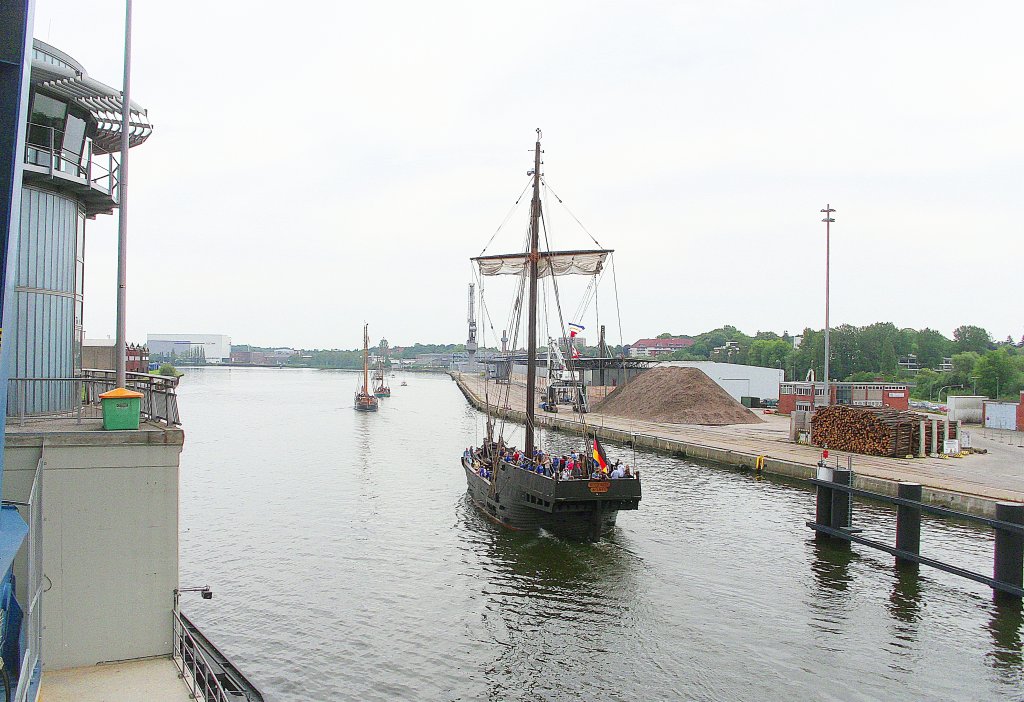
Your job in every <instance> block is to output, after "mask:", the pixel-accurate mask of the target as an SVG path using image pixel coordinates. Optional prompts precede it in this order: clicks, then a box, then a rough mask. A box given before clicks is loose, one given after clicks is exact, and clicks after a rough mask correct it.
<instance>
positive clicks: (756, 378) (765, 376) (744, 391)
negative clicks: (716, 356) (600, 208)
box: [658, 361, 786, 400]
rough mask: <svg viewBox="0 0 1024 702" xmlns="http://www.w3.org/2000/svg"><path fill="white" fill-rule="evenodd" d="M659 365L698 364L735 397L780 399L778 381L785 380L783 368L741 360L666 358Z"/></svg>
mask: <svg viewBox="0 0 1024 702" xmlns="http://www.w3.org/2000/svg"><path fill="white" fill-rule="evenodd" d="M658 365H659V366H676V367H679V368H698V369H700V370H702V371H704V373H705V374H707V376H708V377H709V378H711V379H712V380H714V381H715V382H716V383H718V384H719V385H721V386H722V388H724V389H725V391H726V392H727V393H729V394H730V395H732V396H733V398H735V399H736V400H739V399H740V398H741V397H758V398H760V399H762V400H765V399H768V400H778V399H779V385H780V384H781V383H783V382H785V380H786V375H785V371H783V370H782V369H781V368H762V367H761V366H745V365H742V364H739V363H719V362H718V361H663V362H661V363H660V364H658Z"/></svg>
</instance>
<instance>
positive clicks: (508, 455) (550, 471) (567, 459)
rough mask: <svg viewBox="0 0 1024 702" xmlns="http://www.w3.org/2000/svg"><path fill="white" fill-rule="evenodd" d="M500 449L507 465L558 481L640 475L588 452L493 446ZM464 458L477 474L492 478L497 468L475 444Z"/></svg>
mask: <svg viewBox="0 0 1024 702" xmlns="http://www.w3.org/2000/svg"><path fill="white" fill-rule="evenodd" d="M492 449H493V450H495V451H497V454H498V460H500V461H502V462H503V463H505V464H506V465H510V466H513V467H515V468H519V469H521V470H528V471H530V472H532V473H537V474H538V475H543V476H545V477H548V478H554V479H556V480H632V479H634V478H639V477H640V474H639V472H634V471H633V469H632V468H631V467H630V465H629V464H628V463H626V464H623V463H622V462H621V461H616V462H615V463H614V464H613V465H611V466H607V465H604V466H602V465H601V464H600V463H598V462H597V461H596V460H594V458H593V457H591V456H587V455H586V454H585V453H582V452H576V451H572V452H571V453H568V454H564V455H561V456H557V455H556V456H552V455H550V454H548V453H547V452H545V451H543V450H541V449H534V451H533V456H532V457H531V456H527V455H526V453H525V452H523V451H518V450H516V449H510V448H506V447H500V448H499V447H497V446H492ZM462 457H463V458H465V459H466V461H467V462H469V463H470V464H471V465H472V466H473V468H474V470H476V472H477V474H478V475H479V476H480V477H482V478H486V479H488V480H489V479H490V478H491V476H492V475H493V474H494V471H493V470H492V469H491V468H490V467H489V465H488V464H489V461H488V460H486V453H485V451H484V449H478V450H476V451H474V450H473V448H472V447H470V448H467V449H466V450H465V451H463V452H462Z"/></svg>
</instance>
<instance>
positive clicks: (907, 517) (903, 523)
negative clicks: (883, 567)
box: [896, 483, 921, 566]
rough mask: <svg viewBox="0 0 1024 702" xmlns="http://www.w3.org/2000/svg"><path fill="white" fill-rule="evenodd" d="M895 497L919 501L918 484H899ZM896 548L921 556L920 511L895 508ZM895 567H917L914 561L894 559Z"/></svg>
mask: <svg viewBox="0 0 1024 702" xmlns="http://www.w3.org/2000/svg"><path fill="white" fill-rule="evenodd" d="M896 496H897V497H902V498H903V499H905V500H914V501H915V502H920V501H921V485H920V483H900V484H899V485H898V486H897V488H896ZM896 548H898V549H899V550H901V551H909V552H910V553H913V554H915V555H918V556H919V555H921V510H920V509H917V508H915V507H906V506H904V505H897V506H896ZM896 565H900V566H906V565H915V566H916V565H917V563H916V561H908V560H906V559H903V558H900V557H899V556H897V557H896Z"/></svg>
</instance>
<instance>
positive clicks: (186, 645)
mask: <svg viewBox="0 0 1024 702" xmlns="http://www.w3.org/2000/svg"><path fill="white" fill-rule="evenodd" d="M172 626H173V634H174V654H173V658H174V663H175V664H176V665H177V666H178V670H180V671H181V675H182V679H183V680H184V681H185V684H186V685H188V688H189V692H190V693H191V695H192V697H193V698H194V699H197V700H202V701H203V702H238V700H239V697H237V696H232V697H228V693H227V692H226V691H225V690H224V686H223V685H221V682H220V679H219V678H218V677H217V673H218V671H219V670H220V667H219V666H215V665H214V664H213V662H212V661H210V659H209V658H207V656H206V654H205V653H204V652H203V647H202V646H201V645H200V644H199V642H198V641H197V640H196V637H195V636H193V635H192V632H191V631H189V627H187V626H186V625H185V621H183V618H182V615H181V612H180V611H179V610H178V609H177V608H175V610H174V619H173V623H172Z"/></svg>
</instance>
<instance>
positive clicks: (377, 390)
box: [373, 339, 391, 397]
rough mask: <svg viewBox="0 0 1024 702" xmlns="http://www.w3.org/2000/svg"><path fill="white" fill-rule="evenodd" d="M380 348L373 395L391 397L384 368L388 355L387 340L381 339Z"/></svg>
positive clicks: (374, 374)
mask: <svg viewBox="0 0 1024 702" xmlns="http://www.w3.org/2000/svg"><path fill="white" fill-rule="evenodd" d="M378 348H379V349H380V353H379V354H377V370H375V371H374V373H373V394H374V395H375V396H376V397H391V388H390V387H388V384H387V381H386V380H384V366H385V364H386V362H387V355H388V342H387V339H381V340H380V345H379V347H378Z"/></svg>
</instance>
